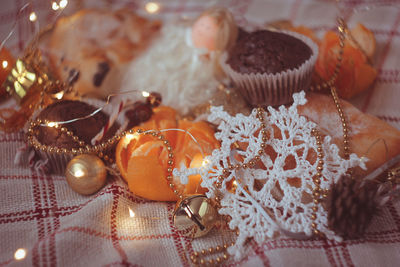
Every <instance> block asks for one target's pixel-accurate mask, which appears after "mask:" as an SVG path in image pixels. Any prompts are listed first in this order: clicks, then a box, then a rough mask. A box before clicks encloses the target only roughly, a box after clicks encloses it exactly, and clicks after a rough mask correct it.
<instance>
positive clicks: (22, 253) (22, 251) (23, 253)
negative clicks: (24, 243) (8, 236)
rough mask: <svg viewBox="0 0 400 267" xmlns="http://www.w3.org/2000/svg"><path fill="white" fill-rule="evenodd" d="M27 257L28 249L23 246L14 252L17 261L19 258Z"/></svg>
mask: <svg viewBox="0 0 400 267" xmlns="http://www.w3.org/2000/svg"><path fill="white" fill-rule="evenodd" d="M25 257H26V250H25V249H23V248H19V249H17V250H16V251H15V253H14V259H16V260H17V261H19V260H23V259H25Z"/></svg>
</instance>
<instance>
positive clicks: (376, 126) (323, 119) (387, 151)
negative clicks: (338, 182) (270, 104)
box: [298, 93, 400, 178]
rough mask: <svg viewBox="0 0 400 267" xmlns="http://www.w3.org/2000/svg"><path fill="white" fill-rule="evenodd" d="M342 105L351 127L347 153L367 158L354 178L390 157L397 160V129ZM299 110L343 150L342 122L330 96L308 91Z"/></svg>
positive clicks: (399, 136)
mask: <svg viewBox="0 0 400 267" xmlns="http://www.w3.org/2000/svg"><path fill="white" fill-rule="evenodd" d="M341 106H342V109H343V111H344V114H345V115H346V119H347V122H348V125H349V127H350V132H349V140H350V152H351V153H356V154H357V155H358V157H360V158H367V159H368V160H366V162H365V164H366V167H367V169H366V170H362V169H361V168H357V169H356V170H355V175H356V176H357V177H360V178H364V177H365V176H366V175H368V174H370V173H371V172H373V171H374V170H376V169H378V168H379V167H381V166H383V165H384V164H385V163H386V162H390V161H391V160H392V159H394V162H393V164H396V162H400V131H399V130H397V129H396V128H394V127H392V126H391V125H389V124H387V123H386V122H384V121H382V120H380V119H378V118H376V117H374V116H372V115H369V114H365V113H362V112H361V111H359V110H358V109H357V108H355V107H354V106H353V105H351V104H350V103H348V102H346V101H344V100H341ZM298 110H299V114H300V115H303V116H305V117H307V118H308V119H310V120H311V121H313V122H315V123H316V124H317V125H318V126H319V128H320V130H321V131H322V132H323V133H325V134H327V135H330V136H331V137H332V141H333V142H334V143H335V144H336V145H337V146H338V147H339V149H340V150H341V152H342V153H343V152H344V151H343V129H342V127H341V125H342V124H341V120H340V117H339V115H338V112H337V110H336V106H335V104H334V102H333V100H332V98H331V97H330V96H327V95H323V94H317V93H309V94H308V95H307V103H306V104H305V105H304V106H299V107H298ZM396 158H398V159H397V160H396ZM389 167H391V166H387V168H389ZM384 170H385V168H384V169H383V171H384Z"/></svg>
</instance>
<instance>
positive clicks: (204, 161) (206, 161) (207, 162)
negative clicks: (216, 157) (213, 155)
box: [201, 159, 210, 167]
mask: <svg viewBox="0 0 400 267" xmlns="http://www.w3.org/2000/svg"><path fill="white" fill-rule="evenodd" d="M209 163H210V161H209V160H208V159H204V160H203V162H202V163H201V165H203V167H206V166H207V165H208V164H209Z"/></svg>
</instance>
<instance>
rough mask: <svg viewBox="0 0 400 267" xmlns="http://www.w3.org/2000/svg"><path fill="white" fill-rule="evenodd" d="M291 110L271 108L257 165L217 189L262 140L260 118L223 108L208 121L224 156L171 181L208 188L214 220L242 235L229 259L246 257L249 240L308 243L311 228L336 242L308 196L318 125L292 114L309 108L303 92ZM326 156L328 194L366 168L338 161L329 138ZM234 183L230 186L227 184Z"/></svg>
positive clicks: (218, 155) (183, 171) (352, 160)
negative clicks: (225, 220)
mask: <svg viewBox="0 0 400 267" xmlns="http://www.w3.org/2000/svg"><path fill="white" fill-rule="evenodd" d="M293 99H294V103H293V104H292V106H290V107H289V108H285V107H284V106H281V107H279V109H277V110H276V109H274V108H272V107H268V112H264V122H265V124H266V128H265V129H266V130H267V132H268V136H269V138H268V140H267V141H266V145H267V146H266V148H265V153H264V154H263V155H261V159H260V161H259V164H257V165H256V166H255V167H253V168H246V169H239V170H232V171H231V172H230V173H229V175H227V176H226V178H225V179H224V180H223V182H222V187H221V188H217V187H216V183H217V182H218V176H219V175H222V173H223V169H224V168H227V167H228V166H229V164H236V163H247V162H248V161H249V160H250V159H253V158H254V157H255V156H257V155H258V151H259V150H260V144H261V143H262V134H261V132H260V127H261V122H260V121H259V120H258V119H257V117H256V114H257V111H256V110H253V112H252V114H251V115H250V116H244V115H242V114H238V115H236V116H235V117H232V116H230V115H229V114H228V113H227V112H225V111H224V110H223V109H222V107H212V108H211V114H210V116H209V118H208V119H209V121H210V122H213V123H218V125H219V126H218V129H219V131H218V132H217V133H216V134H215V137H216V138H217V139H218V140H220V141H221V148H220V149H218V150H214V151H213V153H212V155H211V156H209V157H207V158H206V162H207V164H206V165H205V166H203V167H201V168H197V169H194V168H189V169H188V168H181V169H180V170H177V169H176V170H174V175H179V176H180V177H181V181H182V183H187V181H188V176H189V175H193V174H201V175H202V178H203V181H202V184H201V185H202V186H203V187H205V188H208V189H209V190H208V192H207V196H208V197H210V198H213V197H215V196H217V195H218V196H219V197H220V198H221V208H220V209H219V213H220V214H223V215H229V216H230V217H231V218H232V219H231V221H230V223H229V227H230V228H231V229H237V228H238V229H239V235H238V238H237V240H236V243H235V245H234V246H232V247H230V248H229V250H228V251H229V253H231V254H233V255H235V258H236V259H238V258H240V257H241V255H242V253H243V251H244V247H243V246H244V243H245V241H246V240H247V239H248V238H254V240H255V241H256V242H258V243H262V242H264V241H265V240H266V239H267V238H271V237H274V236H276V235H278V234H279V233H283V234H286V235H288V236H292V237H304V236H311V235H312V233H313V232H312V231H313V228H312V227H311V224H312V223H313V222H314V223H316V224H317V229H318V230H319V231H320V232H322V233H324V234H325V235H326V237H327V238H330V239H339V237H338V236H336V235H335V233H334V232H332V231H331V230H330V229H328V225H327V212H326V210H325V209H324V207H323V206H322V204H318V205H319V207H318V211H317V218H316V219H315V220H312V219H311V215H312V213H313V210H312V208H313V206H314V205H315V204H314V203H313V201H312V200H313V199H312V192H313V189H314V188H315V184H314V182H313V177H314V176H315V174H316V173H317V164H318V163H317V160H316V158H317V156H316V155H317V144H316V140H315V137H314V136H313V135H312V134H311V131H312V129H313V128H317V129H318V125H316V124H315V123H314V122H311V121H308V120H307V119H306V118H305V117H303V116H300V115H299V114H298V113H297V106H298V105H304V104H305V103H306V99H305V94H304V92H300V93H298V94H294V95H293ZM322 151H323V154H324V157H323V160H324V165H323V171H322V175H323V177H322V178H321V184H320V188H321V189H322V190H327V189H328V188H329V187H330V185H331V184H332V183H336V182H337V180H338V179H339V178H340V176H341V175H343V174H345V173H346V171H347V170H348V169H349V168H352V167H355V166H360V167H362V168H365V166H364V165H363V161H361V160H360V159H359V158H358V157H357V155H356V154H351V155H350V158H349V159H348V160H345V159H343V158H341V157H340V156H339V149H338V147H337V146H336V145H335V144H333V143H332V141H331V137H330V136H323V137H322ZM234 181H235V185H236V189H234V187H235V186H233V185H232V183H233V182H234Z"/></svg>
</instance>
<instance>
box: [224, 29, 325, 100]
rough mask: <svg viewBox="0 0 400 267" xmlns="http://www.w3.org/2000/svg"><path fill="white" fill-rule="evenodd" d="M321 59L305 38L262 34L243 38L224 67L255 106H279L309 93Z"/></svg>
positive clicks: (228, 55) (265, 32) (225, 56)
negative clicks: (313, 75) (305, 92)
mask: <svg viewBox="0 0 400 267" xmlns="http://www.w3.org/2000/svg"><path fill="white" fill-rule="evenodd" d="M317 55H318V47H317V45H316V44H315V43H313V42H312V41H311V40H310V39H309V38H307V37H305V36H303V35H300V34H297V33H294V32H273V31H267V30H260V31H255V32H252V33H247V34H245V35H244V36H243V37H242V38H239V39H238V41H237V43H236V44H235V46H234V47H233V49H232V50H230V51H229V54H228V53H226V54H225V55H224V56H223V57H222V58H221V61H222V62H221V65H222V67H223V69H224V71H225V72H226V73H227V75H228V76H229V77H230V78H231V79H232V81H233V82H234V83H235V85H236V87H237V88H238V89H239V91H240V92H241V94H242V95H243V97H244V98H245V99H246V100H247V101H248V102H249V103H250V104H251V105H253V106H258V105H262V106H265V105H272V106H276V105H281V104H286V103H289V102H290V101H292V94H293V93H295V92H298V91H301V90H307V89H308V87H309V84H310V81H311V75H312V71H313V67H314V64H315V61H316V59H317Z"/></svg>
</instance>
